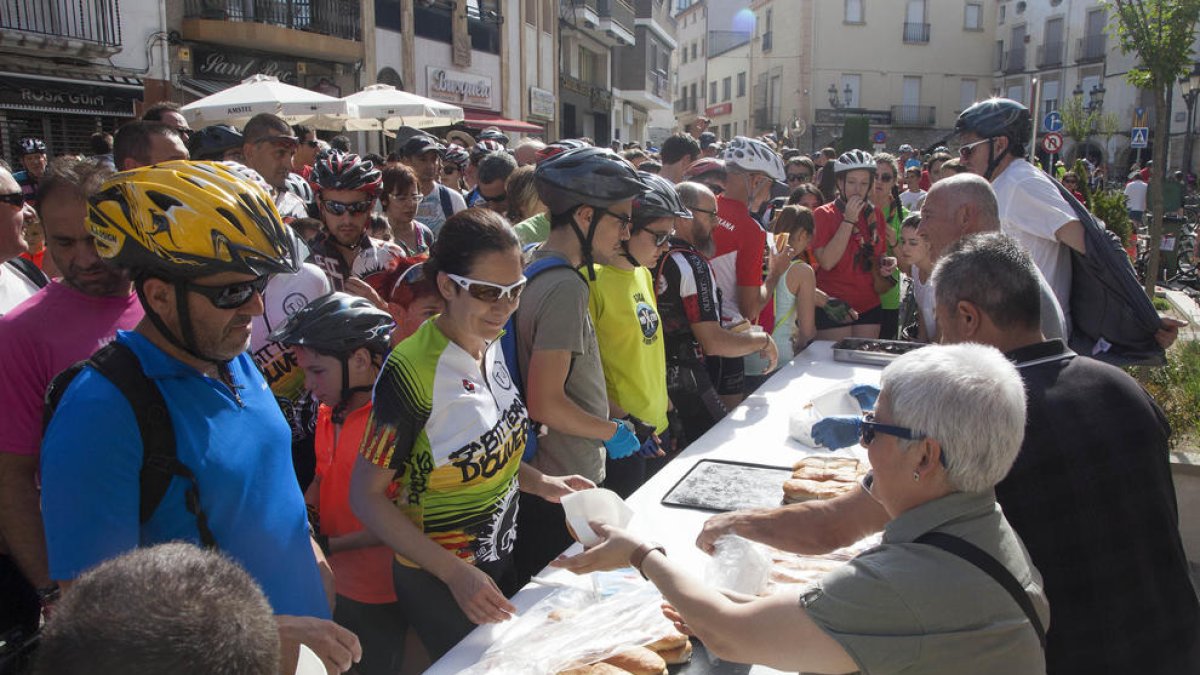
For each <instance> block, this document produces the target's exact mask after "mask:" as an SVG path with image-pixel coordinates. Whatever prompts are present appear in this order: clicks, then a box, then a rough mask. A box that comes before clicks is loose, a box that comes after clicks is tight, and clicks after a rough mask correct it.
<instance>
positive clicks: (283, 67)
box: [193, 49, 296, 84]
mask: <svg viewBox="0 0 1200 675" xmlns="http://www.w3.org/2000/svg"><path fill="white" fill-rule="evenodd" d="M195 54H196V57H195V61H194V66H193V67H194V69H195V71H194V72H195V74H196V77H198V78H201V79H205V80H224V81H226V82H241V81H242V80H244V79H246V78H247V77H250V76H251V75H270V76H271V77H274V78H277V79H278V80H279V81H280V82H286V83H288V84H296V62H295V61H289V60H286V59H277V58H266V57H260V56H254V55H252V54H238V53H233V52H226V51H213V50H208V49H196V50H195Z"/></svg>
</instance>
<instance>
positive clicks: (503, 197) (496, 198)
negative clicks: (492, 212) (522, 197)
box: [479, 192, 508, 204]
mask: <svg viewBox="0 0 1200 675" xmlns="http://www.w3.org/2000/svg"><path fill="white" fill-rule="evenodd" d="M479 198H480V199H482V200H483V201H485V202H487V203H489V204H498V203H500V202H506V201H508V193H507V192H501V193H500V194H498V195H492V196H491V197H489V196H487V195H485V194H483V193H482V192H480V193H479Z"/></svg>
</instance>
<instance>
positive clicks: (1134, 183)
mask: <svg viewBox="0 0 1200 675" xmlns="http://www.w3.org/2000/svg"><path fill="white" fill-rule="evenodd" d="M1146 187H1147V185H1146V181H1142V180H1131V181H1129V183H1128V184H1127V185H1126V186H1125V208H1127V209H1129V210H1130V211H1141V212H1143V213H1145V212H1146Z"/></svg>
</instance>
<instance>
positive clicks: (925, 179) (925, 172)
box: [917, 169, 933, 192]
mask: <svg viewBox="0 0 1200 675" xmlns="http://www.w3.org/2000/svg"><path fill="white" fill-rule="evenodd" d="M917 185H918V186H919V187H920V188H921V189H922V190H924V191H926V192H929V188H930V187H931V186H932V185H933V181H932V180H931V179H930V178H929V169H921V180H920V182H919V183H917Z"/></svg>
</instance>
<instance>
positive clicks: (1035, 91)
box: [1026, 77, 1054, 172]
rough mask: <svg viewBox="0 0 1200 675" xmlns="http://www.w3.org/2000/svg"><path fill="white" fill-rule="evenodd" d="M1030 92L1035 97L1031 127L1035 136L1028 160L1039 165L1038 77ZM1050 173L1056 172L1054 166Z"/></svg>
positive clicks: (1033, 81) (1031, 141) (1031, 139)
mask: <svg viewBox="0 0 1200 675" xmlns="http://www.w3.org/2000/svg"><path fill="white" fill-rule="evenodd" d="M1029 91H1030V96H1032V97H1033V124H1032V125H1030V126H1031V127H1032V128H1033V134H1032V136H1031V137H1030V139H1029V150H1028V153H1027V157H1026V159H1028V160H1029V161H1030V162H1031V163H1033V164H1037V137H1038V127H1039V126H1041V124H1042V121H1041V120H1040V119H1038V109H1039V108H1040V107H1041V106H1039V105H1038V99H1039V98H1040V97H1039V96H1038V79H1037V78H1036V77H1035V78H1033V80H1032V83H1031V86H1030V88H1029ZM1050 171H1051V172H1053V171H1054V165H1053V164H1051V165H1050Z"/></svg>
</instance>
